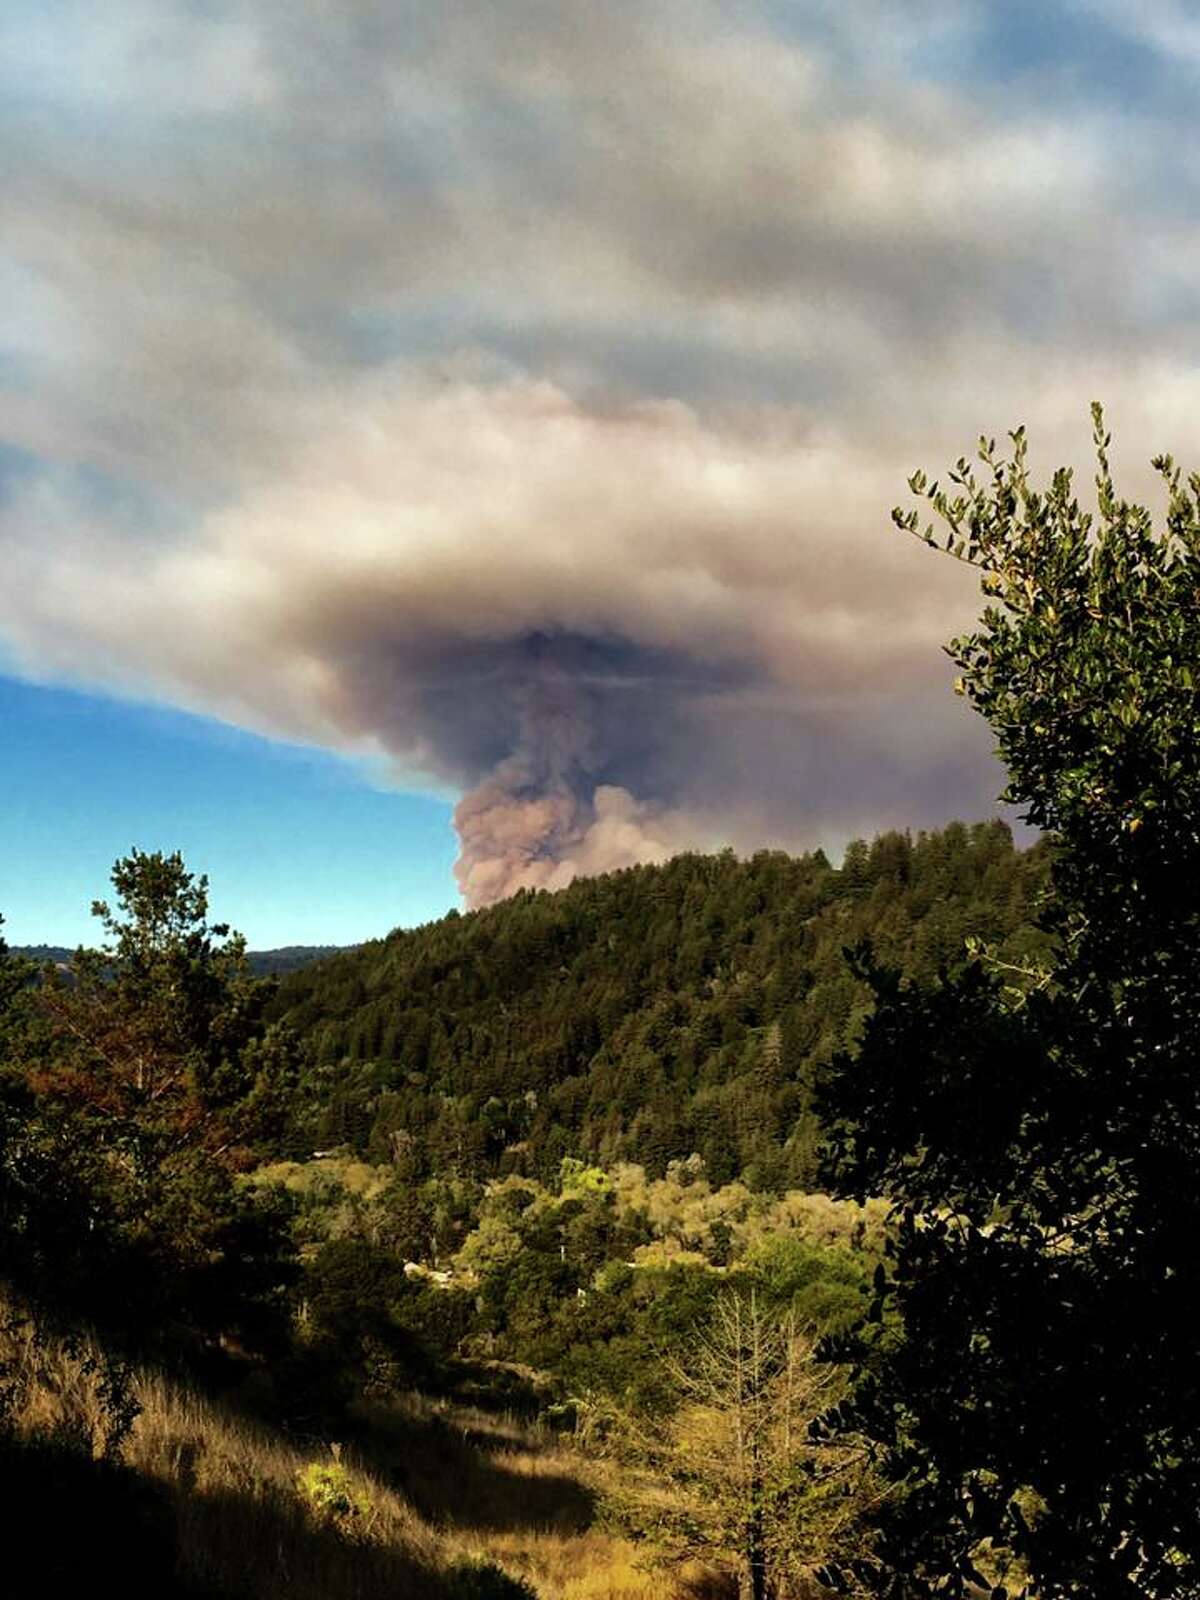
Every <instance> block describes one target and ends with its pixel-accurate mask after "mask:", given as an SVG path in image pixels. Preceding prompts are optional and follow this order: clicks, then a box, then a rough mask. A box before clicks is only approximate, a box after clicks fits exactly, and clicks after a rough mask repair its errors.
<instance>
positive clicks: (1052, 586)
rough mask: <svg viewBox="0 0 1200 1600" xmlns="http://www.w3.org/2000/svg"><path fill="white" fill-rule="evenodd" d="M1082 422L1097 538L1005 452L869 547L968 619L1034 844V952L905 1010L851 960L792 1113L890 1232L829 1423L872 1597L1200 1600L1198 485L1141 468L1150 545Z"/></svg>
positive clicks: (965, 680) (924, 992)
mask: <svg viewBox="0 0 1200 1600" xmlns="http://www.w3.org/2000/svg"><path fill="white" fill-rule="evenodd" d="M1095 423H1096V446H1097V454H1098V464H1099V469H1098V474H1097V480H1096V481H1097V488H1098V515H1095V516H1093V515H1091V514H1090V513H1087V512H1085V511H1084V510H1082V509H1081V507H1080V504H1079V502H1078V500H1077V499H1076V497H1075V493H1074V490H1073V487H1072V482H1071V477H1070V474H1069V473H1068V472H1067V471H1065V470H1063V471H1060V472H1058V473H1056V474H1055V475H1054V477H1053V480H1052V482H1051V484H1050V486H1049V488H1048V489H1046V490H1039V489H1037V488H1035V487H1034V485H1033V484H1032V483H1031V481H1030V477H1029V472H1028V468H1027V460H1026V442H1025V437H1024V434H1023V432H1021V431H1020V430H1018V432H1016V433H1015V434H1013V435H1012V443H1013V452H1012V456H1011V458H1010V459H1007V460H1005V459H999V458H997V456H996V454H995V450H994V446H993V445H991V444H990V443H988V442H983V443H982V444H981V451H980V455H981V459H982V462H983V464H984V468H985V473H984V475H983V477H982V479H980V478H979V477H978V476H977V474H976V472H975V470H974V469H972V468H971V467H970V466H969V465H968V463H967V462H965V461H961V462H959V464H958V466H957V468H956V470H955V471H954V472H953V473H952V474H951V479H952V483H953V485H954V489H953V491H952V493H951V494H947V493H945V492H943V491H942V490H940V489H939V488H938V487H937V486H936V485H933V486H930V485H928V484H927V483H926V480H925V479H924V477H923V476H922V475H920V474H918V475H916V476H915V477H914V479H913V480H912V487H913V489H914V491H915V492H916V493H918V494H924V495H925V496H926V497H927V498H928V499H929V501H930V502H931V503H932V505H933V507H934V510H935V511H936V512H937V513H938V515H939V516H940V517H941V519H942V520H943V523H944V524H945V526H946V528H947V529H948V533H947V534H946V535H944V536H938V535H936V534H934V532H933V531H932V529H924V530H923V529H922V526H921V522H920V518H919V516H918V514H917V513H916V512H915V511H914V512H909V513H899V512H898V513H897V514H896V515H897V520H898V521H899V522H900V524H901V526H902V527H904V528H905V529H908V530H909V531H911V532H914V533H917V534H918V535H920V536H921V537H924V538H926V539H927V541H928V542H931V543H934V544H935V545H939V546H941V547H944V548H948V549H949V550H950V552H951V554H953V555H956V556H958V557H959V558H960V559H962V560H964V561H969V562H971V563H972V564H974V565H975V566H976V567H977V568H978V569H979V570H980V572H981V574H982V583H983V588H984V591H985V593H986V594H988V595H989V596H990V597H992V600H991V603H989V605H988V606H987V608H986V609H985V611H984V613H983V616H982V620H981V625H980V627H979V629H978V631H976V632H974V633H972V634H970V635H968V636H967V637H965V638H962V639H959V640H956V641H954V642H953V643H952V644H951V645H950V647H949V650H950V653H951V655H952V656H953V657H954V659H955V660H956V662H957V663H958V665H959V668H960V670H961V673H962V676H961V679H960V682H959V688H960V691H961V692H962V693H963V694H964V695H965V696H966V697H967V698H968V699H969V701H970V702H971V703H972V704H973V705H974V706H975V707H976V709H977V710H978V711H979V712H980V713H981V714H982V715H983V716H984V717H985V718H986V719H987V721H988V723H989V724H990V726H991V728H992V730H993V732H994V733H995V735H996V739H997V744H998V747H999V752H1000V755H1001V757H1002V759H1003V761H1004V763H1005V765H1006V767H1007V770H1008V778H1009V781H1008V788H1007V791H1006V798H1007V799H1009V800H1010V801H1011V802H1012V803H1014V804H1017V805H1019V806H1022V807H1023V808H1024V812H1025V815H1026V816H1027V818H1028V819H1029V820H1030V821H1031V822H1033V823H1034V824H1036V825H1037V826H1039V827H1042V828H1044V829H1047V830H1048V831H1049V832H1050V833H1051V834H1052V835H1053V838H1054V851H1053V880H1054V898H1053V900H1052V902H1050V904H1049V905H1048V907H1047V909H1046V911H1045V913H1044V917H1043V927H1044V930H1045V933H1046V935H1047V940H1048V945H1047V950H1048V952H1049V953H1048V954H1043V956H1042V957H1041V958H1039V959H1038V960H1034V961H1028V960H1026V961H1022V962H1019V963H1014V962H1013V961H1012V960H1011V959H1009V958H1007V957H1006V956H1005V955H1004V954H1003V953H1002V952H1000V953H997V952H995V951H993V950H987V949H984V950H983V951H981V952H980V954H979V958H978V959H977V960H976V961H975V962H974V964H972V965H971V966H969V967H968V968H967V969H966V970H964V971H962V972H959V973H947V974H944V975H943V976H942V978H941V980H940V981H939V982H937V983H935V984H934V985H932V986H925V987H918V986H914V985H912V984H907V983H905V982H904V981H903V979H902V978H901V977H900V975H898V974H897V973H895V972H888V971H886V970H884V968H883V965H882V964H873V963H872V962H871V961H870V960H869V959H867V958H865V957H864V958H863V960H862V963H861V965H860V971H861V973H862V975H863V976H864V977H866V978H868V979H869V981H870V982H871V984H872V987H873V989H874V993H875V1007H874V1012H873V1016H872V1018H871V1020H870V1022H869V1023H868V1025H867V1027H866V1029H865V1032H864V1036H863V1040H862V1045H861V1049H860V1051H859V1053H858V1056H857V1059H856V1060H854V1061H853V1062H851V1061H850V1060H849V1058H848V1057H843V1058H842V1059H841V1060H840V1061H839V1062H838V1063H837V1065H836V1067H835V1069H834V1071H833V1073H832V1074H831V1077H830V1081H829V1083H828V1086H827V1087H826V1090H825V1092H824V1096H823V1102H822V1114H823V1116H824V1117H825V1118H826V1119H827V1122H828V1125H829V1126H830V1127H831V1129H832V1131H833V1137H832V1143H831V1152H830V1171H831V1175H832V1176H833V1177H834V1179H835V1181H836V1182H837V1184H838V1186H839V1188H840V1190H841V1192H842V1193H845V1194H859V1195H861V1194H865V1193H868V1192H871V1193H885V1194H887V1195H888V1196H889V1197H890V1198H891V1199H892V1202H893V1205H894V1209H895V1217H896V1223H897V1233H896V1239H895V1243H894V1246H893V1254H892V1261H891V1270H890V1273H889V1275H888V1276H887V1279H886V1281H885V1280H882V1279H881V1282H880V1286H879V1287H880V1305H881V1306H882V1305H884V1304H886V1305H888V1306H889V1307H890V1308H891V1315H890V1316H889V1319H888V1320H886V1321H885V1322H884V1323H883V1324H881V1325H880V1326H879V1328H878V1329H877V1331H876V1334H875V1336H874V1337H873V1338H872V1339H869V1340H867V1341H866V1345H865V1347H864V1349H863V1350H862V1352H861V1356H862V1360H863V1361H864V1364H865V1371H866V1378H865V1381H864V1385H863V1388H862V1391H861V1393H860V1395H859V1398H858V1404H857V1406H856V1407H855V1409H854V1413H853V1416H854V1420H855V1423H856V1425H858V1426H863V1427H865V1428H867V1429H868V1430H869V1431H870V1432H871V1433H872V1434H873V1435H874V1437H875V1438H876V1439H878V1440H880V1441H881V1442H882V1443H883V1444H884V1445H886V1447H887V1449H888V1452H889V1469H890V1471H891V1473H892V1474H893V1475H894V1476H895V1477H896V1478H897V1479H899V1480H900V1481H901V1482H902V1483H903V1484H904V1486H905V1489H906V1495H905V1497H904V1502H903V1509H904V1514H903V1515H902V1516H898V1517H897V1519H896V1522H895V1526H894V1528H893V1530H892V1568H893V1570H894V1571H896V1572H905V1573H909V1574H917V1575H918V1576H919V1577H921V1578H922V1579H923V1580H924V1582H925V1584H926V1585H927V1586H928V1585H934V1586H936V1585H938V1584H942V1585H946V1584H948V1585H949V1588H948V1590H947V1591H946V1592H949V1593H960V1592H961V1586H962V1584H964V1583H965V1582H967V1581H968V1580H969V1579H971V1577H972V1575H973V1566H974V1552H977V1551H978V1550H979V1549H980V1548H981V1546H984V1545H989V1546H993V1547H995V1546H1000V1547H1005V1546H1006V1547H1008V1548H1009V1549H1011V1550H1013V1551H1015V1552H1016V1553H1017V1554H1018V1555H1019V1556H1020V1557H1021V1558H1022V1559H1023V1560H1024V1561H1025V1562H1026V1563H1027V1565H1028V1569H1029V1571H1030V1573H1031V1575H1032V1583H1033V1589H1034V1592H1036V1593H1037V1594H1038V1595H1039V1596H1040V1597H1041V1600H1059V1597H1068V1596H1079V1597H1082V1596H1088V1597H1092V1600H1108V1597H1114V1600H1115V1597H1117V1596H1127V1597H1130V1596H1133V1595H1138V1596H1145V1597H1148V1600H1160V1597H1161V1600H1165V1597H1168V1596H1171V1597H1175V1596H1180V1597H1182V1596H1195V1595H1200V1511H1198V1509H1197V1508H1198V1507H1200V1381H1198V1380H1197V1377H1196V1370H1195V1361H1194V1344H1195V1313H1194V1305H1195V1300H1196V1295H1197V1291H1198V1290H1200V1267H1198V1265H1197V1257H1196V1251H1195V1240H1196V1237H1197V1232H1198V1230H1200V1191H1198V1189H1197V1185H1196V1181H1195V1177H1196V1171H1197V1159H1198V1157H1200V1078H1198V1077H1197V1074H1196V1071H1195V1036H1196V1030H1197V1025H1198V1023H1200V909H1198V905H1197V900H1196V894H1195V885H1196V882H1197V881H1198V873H1200V828H1198V827H1197V818H1198V817H1200V610H1198V608H1197V604H1196V595H1197V591H1198V587H1200V478H1197V477H1195V476H1193V477H1191V478H1190V479H1188V480H1187V482H1186V484H1185V483H1184V481H1183V480H1182V478H1181V475H1180V473H1179V472H1178V470H1177V469H1176V468H1175V466H1174V464H1173V463H1172V462H1171V461H1170V460H1169V458H1163V459H1161V460H1159V461H1158V462H1157V463H1156V466H1157V467H1158V470H1159V472H1160V473H1161V475H1162V478H1163V480H1164V482H1165V485H1166V492H1167V516H1166V526H1165V528H1164V529H1163V530H1162V531H1157V530H1156V529H1155V527H1154V524H1153V519H1152V517H1151V513H1150V512H1149V511H1148V510H1147V509H1145V508H1144V507H1142V506H1139V505H1131V504H1128V503H1126V502H1125V501H1123V500H1121V499H1119V498H1118V497H1117V494H1116V491H1115V489H1114V487H1113V483H1112V478H1111V474H1110V470H1109V463H1108V446H1109V438H1108V435H1107V433H1106V432H1105V430H1104V425H1103V419H1102V417H1101V416H1100V413H1099V411H1098V409H1097V411H1096V413H1095ZM893 1317H894V1318H896V1319H898V1323H899V1328H898V1330H897V1328H895V1327H894V1326H893V1324H892V1320H891V1319H892V1318H893ZM901 1334H902V1337H901V1336H900V1335H901ZM939 1592H941V1591H940V1590H939Z"/></svg>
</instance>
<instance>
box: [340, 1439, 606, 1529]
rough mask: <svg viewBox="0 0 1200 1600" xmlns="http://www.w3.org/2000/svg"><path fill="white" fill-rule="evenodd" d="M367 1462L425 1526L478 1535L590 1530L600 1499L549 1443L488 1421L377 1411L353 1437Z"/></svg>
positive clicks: (355, 1445)
mask: <svg viewBox="0 0 1200 1600" xmlns="http://www.w3.org/2000/svg"><path fill="white" fill-rule="evenodd" d="M354 1448H355V1451H356V1453H357V1454H358V1455H359V1456H360V1457H361V1458H362V1461H363V1464H364V1465H365V1466H366V1467H367V1468H368V1469H369V1470H370V1471H371V1472H373V1473H375V1474H376V1475H377V1476H379V1477H380V1478H382V1479H383V1480H384V1481H385V1482H386V1483H388V1484H389V1485H390V1486H391V1487H392V1488H394V1489H396V1490H397V1491H398V1492H399V1493H400V1494H402V1495H403V1496H404V1498H405V1499H406V1500H408V1501H409V1503H410V1504H411V1505H412V1506H413V1507H414V1509H415V1510H416V1511H417V1512H418V1513H419V1514H420V1515H421V1517H423V1518H424V1519H425V1520H426V1521H427V1522H431V1523H434V1524H440V1525H441V1526H443V1527H447V1526H449V1527H454V1528H470V1529H472V1530H473V1531H475V1532H477V1533H513V1532H532V1531H542V1532H554V1533H558V1534H563V1535H571V1534H577V1533H582V1532H584V1531H585V1530H586V1529H587V1528H589V1527H590V1526H591V1525H592V1523H593V1521H594V1519H595V1513H596V1497H595V1495H594V1494H593V1493H592V1491H591V1490H590V1489H589V1488H588V1487H587V1486H586V1485H585V1484H582V1483H580V1482H579V1480H578V1479H577V1478H574V1477H572V1476H570V1475H569V1474H568V1473H565V1472H562V1471H560V1470H558V1469H557V1466H556V1464H555V1461H554V1451H553V1448H552V1447H551V1446H547V1445H545V1444H542V1443H541V1442H539V1441H538V1440H536V1439H534V1438H528V1437H526V1436H524V1435H522V1436H520V1437H513V1436H512V1435H511V1433H507V1432H506V1431H505V1430H503V1429H502V1428H499V1427H495V1426H490V1425H489V1424H488V1423H487V1421H486V1419H480V1422H479V1424H478V1425H477V1426H476V1425H471V1424H469V1423H465V1422H461V1421H460V1420H458V1419H456V1418H442V1417H437V1416H419V1415H410V1414H407V1413H404V1412H391V1411H377V1410H372V1411H371V1413H370V1414H369V1416H368V1417H367V1418H366V1419H364V1423H363V1426H362V1427H361V1428H360V1429H358V1430H357V1431H356V1432H355V1434H354Z"/></svg>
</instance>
